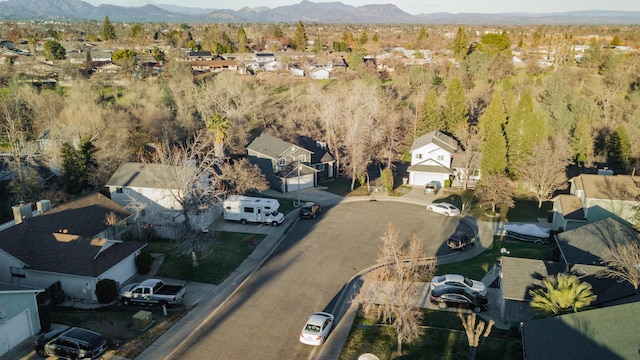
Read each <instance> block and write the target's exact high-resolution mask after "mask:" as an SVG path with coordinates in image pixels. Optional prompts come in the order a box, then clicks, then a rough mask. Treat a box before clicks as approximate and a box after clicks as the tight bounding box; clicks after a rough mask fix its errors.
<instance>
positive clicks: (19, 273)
mask: <svg viewBox="0 0 640 360" xmlns="http://www.w3.org/2000/svg"><path fill="white" fill-rule="evenodd" d="M11 276H13V277H19V278H24V277H27V275H26V274H25V272H24V268H18V267H13V266H12V267H11Z"/></svg>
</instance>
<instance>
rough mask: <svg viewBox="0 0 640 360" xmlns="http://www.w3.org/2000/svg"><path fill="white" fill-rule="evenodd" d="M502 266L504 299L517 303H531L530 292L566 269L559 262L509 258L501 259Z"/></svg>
mask: <svg viewBox="0 0 640 360" xmlns="http://www.w3.org/2000/svg"><path fill="white" fill-rule="evenodd" d="M500 266H501V268H502V279H501V288H502V297H503V298H505V299H507V300H517V301H531V296H530V295H529V290H532V289H535V288H537V287H539V286H540V285H541V284H542V279H544V278H545V277H547V276H549V275H557V274H558V273H560V272H563V271H564V269H565V265H564V264H563V263H559V262H553V261H543V260H534V259H523V258H514V257H509V256H503V257H501V258H500Z"/></svg>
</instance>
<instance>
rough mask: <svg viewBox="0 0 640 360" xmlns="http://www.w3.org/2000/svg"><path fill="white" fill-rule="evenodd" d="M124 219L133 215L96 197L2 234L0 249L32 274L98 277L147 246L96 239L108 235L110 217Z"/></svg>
mask: <svg viewBox="0 0 640 360" xmlns="http://www.w3.org/2000/svg"><path fill="white" fill-rule="evenodd" d="M111 212H113V213H115V214H116V216H117V217H118V218H119V219H124V218H126V217H128V216H129V215H130V213H129V212H128V211H127V210H126V209H124V208H123V207H121V206H120V205H118V204H116V203H114V202H113V201H111V199H109V198H108V197H106V196H104V195H102V194H100V193H98V192H94V193H91V194H88V195H85V196H83V197H81V198H78V199H76V200H73V201H69V202H67V203H64V204H62V205H59V206H56V207H54V208H53V209H51V210H50V211H47V212H45V213H43V214H40V215H38V216H35V217H33V218H30V219H27V220H26V221H24V222H22V223H21V224H18V225H15V226H12V227H10V228H8V229H6V230H4V231H2V232H0V249H2V250H4V251H5V252H7V253H8V254H10V255H11V256H13V257H15V258H16V259H18V260H20V261H22V262H23V263H25V264H26V265H27V266H29V269H31V270H39V271H46V272H54V273H62V274H72V275H78V276H91V277H97V276H99V275H101V274H102V273H104V272H105V271H106V270H108V269H110V268H111V267H113V266H114V265H116V264H117V263H118V262H120V261H122V260H123V259H124V258H126V257H127V256H129V255H131V253H133V252H135V251H137V250H138V249H141V248H142V247H144V246H145V244H144V243H142V242H139V241H123V242H121V243H115V244H112V245H111V246H108V247H107V246H104V245H109V244H111V243H112V242H111V241H107V240H105V239H100V238H93V236H95V235H97V234H99V233H101V232H102V231H104V230H106V229H107V228H108V227H109V226H108V225H107V224H106V223H105V216H106V215H107V214H109V213H111Z"/></svg>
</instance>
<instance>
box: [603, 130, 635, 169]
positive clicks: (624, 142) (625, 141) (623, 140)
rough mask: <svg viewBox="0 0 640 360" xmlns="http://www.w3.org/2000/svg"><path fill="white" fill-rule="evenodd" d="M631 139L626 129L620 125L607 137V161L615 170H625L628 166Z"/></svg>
mask: <svg viewBox="0 0 640 360" xmlns="http://www.w3.org/2000/svg"><path fill="white" fill-rule="evenodd" d="M630 154H631V141H630V140H629V135H628V134H627V129H626V128H625V127H624V126H623V125H620V126H618V127H617V128H616V130H615V131H614V132H613V134H611V136H610V137H609V141H608V142H607V162H608V163H609V165H611V167H612V168H613V169H615V170H616V171H617V172H622V173H624V172H626V171H627V169H628V168H629V158H630Z"/></svg>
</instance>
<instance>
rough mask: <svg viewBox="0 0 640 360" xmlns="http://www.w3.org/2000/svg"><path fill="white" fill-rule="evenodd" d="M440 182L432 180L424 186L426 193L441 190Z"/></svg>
mask: <svg viewBox="0 0 640 360" xmlns="http://www.w3.org/2000/svg"><path fill="white" fill-rule="evenodd" d="M440 188H441V186H440V183H439V182H437V181H432V182H430V183H428V184H427V185H425V186H424V193H425V194H437V193H438V191H440Z"/></svg>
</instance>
